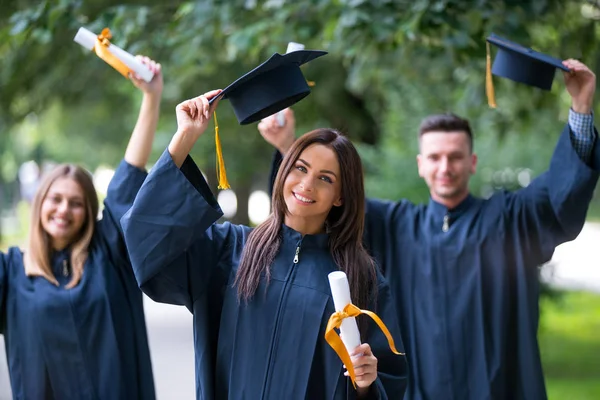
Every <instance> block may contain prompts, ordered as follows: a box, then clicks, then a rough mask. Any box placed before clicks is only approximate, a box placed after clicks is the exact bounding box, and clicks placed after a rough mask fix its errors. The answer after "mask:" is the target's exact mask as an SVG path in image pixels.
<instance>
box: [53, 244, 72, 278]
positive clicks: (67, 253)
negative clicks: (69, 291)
mask: <svg viewBox="0 0 600 400" xmlns="http://www.w3.org/2000/svg"><path fill="white" fill-rule="evenodd" d="M70 258H71V248H70V247H65V248H64V249H62V250H53V251H52V255H51V256H50V265H51V266H52V272H53V273H54V276H55V277H56V278H59V277H64V278H66V277H68V276H70V275H71V260H70ZM59 281H60V280H59Z"/></svg>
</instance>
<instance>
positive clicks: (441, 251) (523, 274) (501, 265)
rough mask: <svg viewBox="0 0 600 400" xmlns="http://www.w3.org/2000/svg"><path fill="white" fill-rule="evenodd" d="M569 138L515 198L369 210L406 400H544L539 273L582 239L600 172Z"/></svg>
mask: <svg viewBox="0 0 600 400" xmlns="http://www.w3.org/2000/svg"><path fill="white" fill-rule="evenodd" d="M569 135H570V128H569V127H568V125H567V126H566V127H565V129H564V130H563V133H562V135H561V137H560V139H559V142H558V144H557V146H556V149H555V152H554V155H553V157H552V160H551V163H550V167H549V169H548V171H546V172H545V173H543V174H542V175H540V176H539V177H537V178H536V179H534V180H533V181H532V183H531V184H530V185H529V186H528V187H526V188H524V189H521V190H519V191H516V192H500V193H497V194H495V195H493V196H492V197H491V198H490V199H487V200H484V199H480V198H476V197H474V196H469V197H468V198H467V199H466V200H464V201H463V202H462V203H461V204H460V205H459V206H458V207H456V208H455V209H453V210H448V209H447V208H446V207H444V206H442V205H441V204H439V203H436V202H435V201H433V200H430V201H429V204H427V205H415V204H412V203H410V202H408V201H400V202H390V201H381V200H373V199H368V201H367V211H366V231H365V237H364V241H365V245H366V247H367V248H368V249H369V251H370V252H371V254H372V255H373V256H374V257H375V258H376V260H377V261H378V262H379V264H380V266H381V268H382V269H383V271H384V274H385V276H386V277H387V278H388V280H389V282H390V287H391V288H392V295H393V296H394V297H395V299H396V303H397V309H398V311H399V312H400V314H399V317H400V327H401V331H402V338H403V340H404V343H405V345H406V351H407V358H408V363H409V369H410V374H409V384H408V388H407V392H406V398H410V399H449V400H451V399H461V400H462V399H473V400H475V399H477V400H481V399H494V400H497V399H511V400H512V399H535V400H537V399H545V398H546V390H545V386H544V378H543V372H542V366H541V362H540V354H539V349H538V343H537V328H538V317H539V310H538V298H539V280H538V268H537V267H538V266H539V265H541V264H543V263H545V262H547V261H549V260H550V259H551V258H552V254H553V252H554V249H555V247H556V246H557V245H559V244H561V243H563V242H566V241H569V240H572V239H574V238H575V237H576V236H577V235H578V234H579V232H580V231H581V229H582V227H583V224H584V222H585V216H586V213H587V208H588V205H589V203H590V201H591V199H592V196H593V192H594V188H595V186H596V183H597V181H598V170H600V149H599V146H598V145H596V146H595V147H594V153H593V156H592V161H591V163H590V165H589V166H588V165H586V164H585V163H584V162H582V161H581V159H580V158H579V156H578V155H577V153H576V152H575V150H574V149H573V147H572V145H571V140H570V137H569ZM280 159H281V158H280V157H276V158H275V159H274V167H275V168H277V167H278V163H279V162H280ZM275 168H274V170H275ZM274 173H275V171H273V172H272V182H273V178H274ZM445 217H446V218H447V219H448V230H447V231H446V232H444V230H443V226H444V218H445Z"/></svg>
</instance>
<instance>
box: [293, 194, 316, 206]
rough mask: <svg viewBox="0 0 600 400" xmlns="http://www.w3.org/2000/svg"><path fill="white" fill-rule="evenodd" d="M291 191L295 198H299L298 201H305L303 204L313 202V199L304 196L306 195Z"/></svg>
mask: <svg viewBox="0 0 600 400" xmlns="http://www.w3.org/2000/svg"><path fill="white" fill-rule="evenodd" d="M292 193H293V195H294V197H295V198H296V199H297V200H299V201H301V202H303V203H305V204H312V203H314V202H315V201H314V200H311V199H309V198H306V197H303V196H300V195H299V194H298V193H296V192H292Z"/></svg>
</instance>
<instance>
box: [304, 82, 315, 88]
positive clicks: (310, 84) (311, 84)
mask: <svg viewBox="0 0 600 400" xmlns="http://www.w3.org/2000/svg"><path fill="white" fill-rule="evenodd" d="M306 83H307V84H308V86H310V87H313V86H315V82H314V81H306Z"/></svg>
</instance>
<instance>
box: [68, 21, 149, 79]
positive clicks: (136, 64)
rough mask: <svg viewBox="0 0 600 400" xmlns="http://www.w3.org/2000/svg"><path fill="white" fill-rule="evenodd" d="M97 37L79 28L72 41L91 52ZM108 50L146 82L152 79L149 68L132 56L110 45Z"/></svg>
mask: <svg viewBox="0 0 600 400" xmlns="http://www.w3.org/2000/svg"><path fill="white" fill-rule="evenodd" d="M97 37H98V35H96V34H95V33H93V32H91V31H89V30H87V29H85V28H83V27H81V28H79V31H77V34H76V35H75V38H74V39H73V40H74V41H75V42H77V43H79V44H80V45H82V46H83V47H85V48H86V49H88V50H92V49H93V48H94V46H95V45H96V38H97ZM108 50H109V51H110V52H111V53H112V54H113V55H115V56H116V57H117V58H118V59H119V60H121V61H122V62H123V63H124V64H125V65H127V66H128V67H129V69H131V70H132V71H133V72H135V73H136V74H137V75H138V76H139V77H140V78H142V79H143V80H145V81H146V82H150V81H151V80H152V78H153V77H154V74H153V73H152V71H151V70H150V68H148V67H147V66H145V65H144V64H142V63H141V62H140V61H138V60H137V59H136V58H135V57H134V56H132V55H131V54H129V53H128V52H126V51H125V50H123V49H121V48H119V47H117V46H115V45H114V44H112V43H111V44H110V45H109V46H108Z"/></svg>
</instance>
